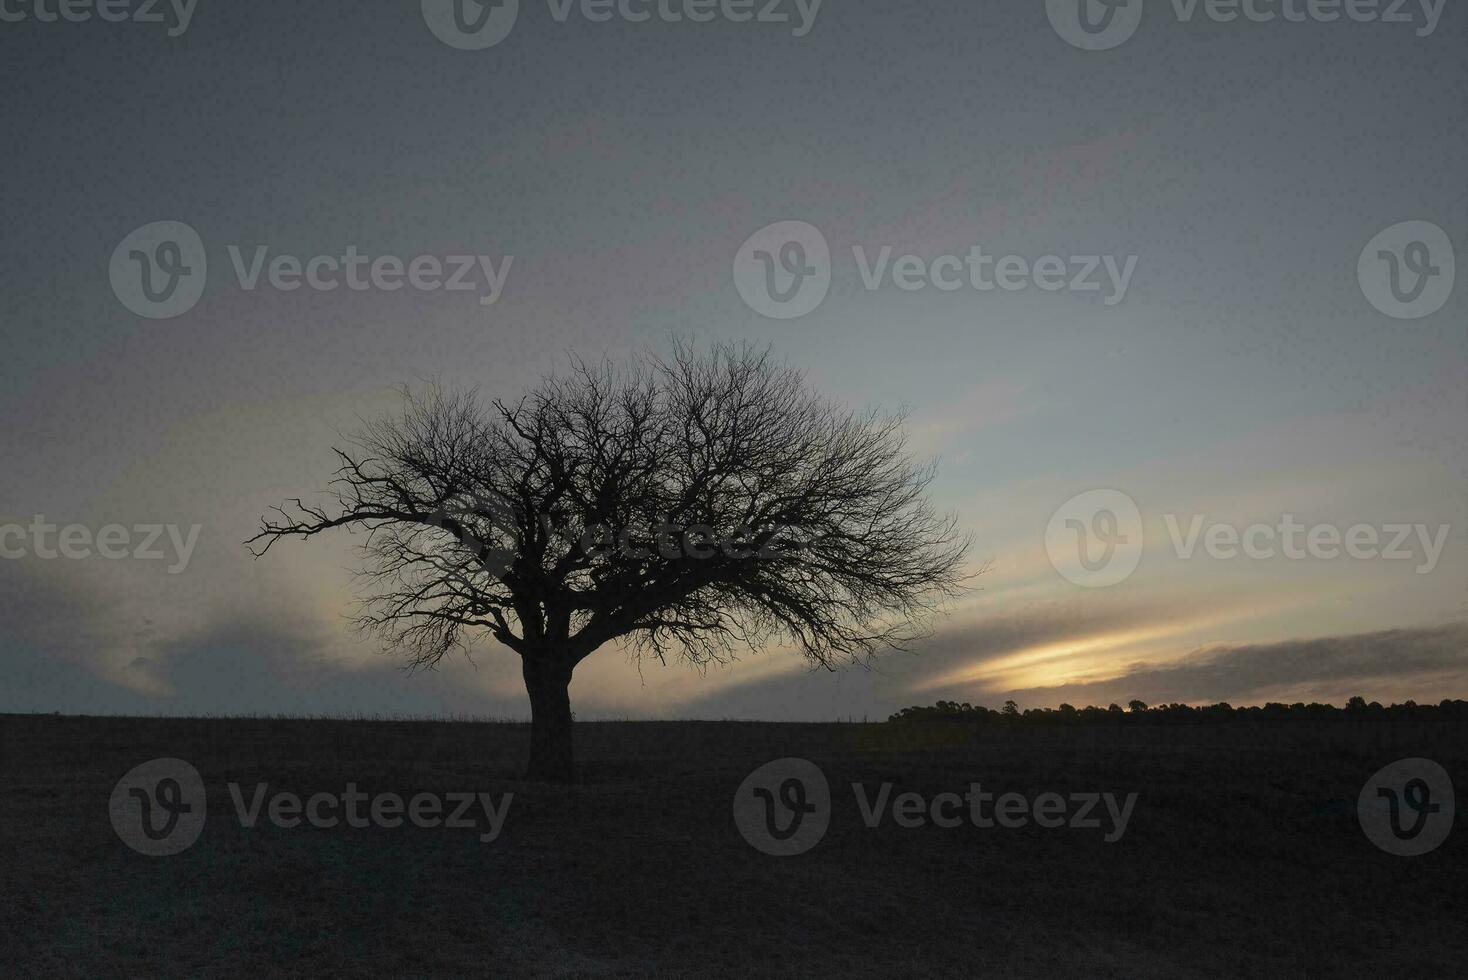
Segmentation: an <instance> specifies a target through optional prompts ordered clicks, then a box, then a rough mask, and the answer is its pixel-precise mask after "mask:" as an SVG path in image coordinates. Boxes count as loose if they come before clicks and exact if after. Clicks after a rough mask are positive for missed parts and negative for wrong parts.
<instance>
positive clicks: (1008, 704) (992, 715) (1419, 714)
mask: <svg viewBox="0 0 1468 980" xmlns="http://www.w3.org/2000/svg"><path fill="white" fill-rule="evenodd" d="M1367 719H1370V720H1377V719H1380V720H1406V719H1413V720H1422V721H1450V720H1462V721H1468V701H1455V700H1452V699H1448V698H1444V699H1443V700H1442V701H1441V702H1439V703H1438V704H1436V705H1432V704H1418V703H1417V702H1416V701H1410V700H1409V701H1404V702H1402V703H1401V704H1393V705H1389V706H1385V705H1382V703H1381V702H1380V701H1371V702H1368V701H1367V700H1366V699H1365V698H1360V697H1356V698H1351V699H1350V700H1349V701H1347V702H1346V706H1345V707H1344V708H1338V707H1336V706H1335V705H1333V704H1320V703H1319V702H1312V703H1310V704H1305V703H1303V702H1300V701H1296V702H1295V703H1294V704H1284V703H1282V702H1279V701H1271V702H1269V703H1268V704H1264V705H1250V706H1248V707H1240V708H1235V707H1234V706H1233V705H1231V704H1228V703H1227V702H1222V701H1221V702H1219V703H1218V704H1210V705H1204V706H1199V707H1194V706H1193V705H1188V704H1177V703H1172V704H1159V705H1148V704H1147V703H1146V702H1143V701H1129V702H1127V706H1126V708H1122V707H1121V705H1119V704H1114V703H1113V704H1111V705H1109V706H1107V707H1105V708H1100V707H1097V706H1096V705H1087V706H1086V707H1084V708H1077V707H1076V706H1075V705H1071V704H1062V705H1060V706H1059V707H1057V708H1026V709H1024V710H1023V711H1021V710H1020V707H1019V705H1017V704H1016V703H1015V702H1013V701H1005V702H1004V707H1002V708H1000V709H998V710H997V711H996V710H994V709H993V708H986V707H984V706H983V705H978V704H969V703H968V702H967V701H964V702H962V703H959V702H957V701H939V702H938V703H937V704H933V705H915V706H913V707H911V708H903V709H902V710H901V711H899V712H897V713H896V714H894V715H892V716H891V717H890V718H888V719H887V720H888V721H894V722H927V721H938V722H962V723H968V724H1005V725H1014V724H1019V725H1029V724H1040V725H1055V724H1060V725H1098V724H1099V725H1133V724H1144V725H1145V724H1196V723H1207V722H1220V721H1254V720H1261V721H1274V720H1281V721H1294V720H1329V721H1345V720H1367Z"/></svg>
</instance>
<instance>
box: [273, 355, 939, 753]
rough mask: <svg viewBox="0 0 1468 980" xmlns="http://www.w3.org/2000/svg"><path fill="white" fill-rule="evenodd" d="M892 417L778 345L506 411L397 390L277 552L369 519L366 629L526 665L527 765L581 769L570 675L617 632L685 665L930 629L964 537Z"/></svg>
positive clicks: (816, 655)
mask: <svg viewBox="0 0 1468 980" xmlns="http://www.w3.org/2000/svg"><path fill="white" fill-rule="evenodd" d="M901 422H902V419H901V417H900V416H893V415H883V414H879V413H875V412H865V413H856V412H852V411H849V410H846V409H843V408H841V407H839V406H837V405H835V404H833V403H832V402H830V401H827V400H826V399H823V398H821V397H819V396H818V395H817V394H815V393H814V392H813V391H812V390H811V389H810V387H809V386H808V384H807V382H806V380H805V377H804V375H803V374H801V373H800V372H797V371H795V370H793V369H791V368H788V367H786V366H783V365H778V364H776V363H774V362H773V361H772V359H771V358H770V356H769V354H768V351H757V350H750V349H748V348H734V347H722V346H719V347H714V348H712V349H711V350H709V351H708V352H706V353H701V352H698V351H695V350H693V349H692V348H691V347H690V346H689V345H687V344H678V345H676V346H675V349H674V351H673V354H672V356H671V357H670V358H667V359H664V358H660V357H656V356H653V355H642V356H640V357H637V358H634V359H633V360H632V361H631V362H629V363H628V364H625V365H622V366H617V365H614V364H611V363H609V362H601V363H599V364H596V365H589V364H586V363H584V362H582V361H579V360H574V361H573V365H572V370H571V372H570V374H569V375H568V376H562V377H550V378H547V379H545V380H544V381H543V382H541V384H540V385H539V386H537V387H535V388H534V389H533V390H531V391H530V392H529V393H528V394H526V395H524V396H523V397H522V398H520V399H519V400H517V401H512V402H505V401H500V400H493V401H491V402H489V403H488V404H485V403H484V402H482V401H481V399H480V398H479V397H478V395H477V392H472V391H470V392H446V391H444V390H442V389H439V388H436V387H435V388H430V389H429V390H428V391H426V392H422V393H417V394H415V393H412V392H405V408H404V411H403V413H402V415H401V417H394V418H389V419H384V420H379V421H376V422H372V423H368V424H366V426H365V428H364V430H363V432H362V433H361V434H360V435H359V436H358V437H357V438H356V440H355V441H354V444H353V447H352V448H351V449H348V450H342V449H337V450H335V452H336V455H337V458H338V463H339V467H338V469H337V471H336V477H335V479H334V480H333V481H332V483H331V484H330V487H329V489H328V490H327V491H325V492H324V493H325V500H324V502H322V503H320V504H305V503H303V502H302V501H301V500H299V499H296V500H292V501H289V502H288V503H287V505H286V506H284V507H278V508H275V513H276V515H278V516H277V517H275V518H262V520H261V529H260V532H259V534H257V535H256V536H255V537H254V538H252V539H251V541H250V542H249V543H250V544H251V545H252V547H254V548H255V553H256V555H257V556H260V555H263V554H265V552H267V551H268V550H269V549H270V547H271V546H272V545H273V544H275V543H276V542H277V541H279V540H280V539H281V538H285V537H292V536H300V537H310V536H312V535H315V534H320V533H323V532H325V531H329V530H332V529H334V528H342V527H350V528H357V529H365V530H366V531H367V532H368V534H367V538H366V541H365V543H364V544H363V546H362V547H363V550H364V552H365V555H366V557H367V559H368V565H367V568H366V570H365V572H364V575H365V577H366V580H367V581H368V583H369V584H370V586H371V587H370V589H369V590H368V592H369V594H368V595H367V596H366V597H365V598H364V601H363V606H362V610H361V612H360V614H359V617H358V622H359V624H360V625H361V626H363V627H364V628H366V629H369V630H371V631H375V632H376V633H378V634H380V635H381V637H382V638H383V639H384V640H385V641H387V643H388V644H390V645H391V646H392V647H393V648H395V649H397V650H398V651H400V652H401V653H403V654H404V655H405V656H406V657H407V659H408V662H409V664H410V665H413V666H422V667H432V666H434V665H436V664H437V663H438V662H439V661H440V660H441V659H442V658H443V657H444V656H445V655H446V654H448V653H449V652H450V651H452V650H454V649H456V648H458V647H461V646H462V645H464V644H465V643H466V642H467V641H468V640H470V639H473V638H475V637H476V636H480V635H484V636H488V637H491V638H493V639H494V640H497V641H498V642H500V643H501V644H503V645H504V646H506V647H508V648H510V649H511V650H513V651H515V652H516V653H518V654H519V655H520V658H521V662H522V668H523V670H522V673H523V676H524V680H525V686H526V690H527V693H528V694H529V698H530V706H531V718H532V725H531V749H530V765H529V774H530V775H531V776H532V777H533V778H541V779H549V780H566V779H569V778H570V777H571V775H572V771H573V766H572V763H573V757H572V740H571V729H572V715H571V707H570V695H569V686H570V682H571V677H572V672H573V671H574V670H575V668H576V666H577V665H578V664H579V663H581V661H583V660H585V659H586V658H587V657H588V656H590V655H591V654H592V653H593V652H594V651H596V650H597V649H599V648H601V647H602V646H603V645H605V644H608V643H610V642H612V641H616V640H621V641H623V642H624V643H625V644H626V645H627V646H628V647H629V649H630V650H631V651H632V652H633V654H634V656H642V655H650V656H652V657H655V658H656V659H658V660H660V661H664V662H666V658H667V656H668V655H670V654H673V655H676V656H678V657H681V658H682V659H684V660H686V661H689V662H691V663H694V664H706V663H709V662H710V661H719V662H722V661H725V660H727V659H730V658H731V657H732V656H733V655H734V653H735V652H736V650H737V649H739V648H745V647H748V648H759V647H763V646H766V645H769V644H773V643H780V642H783V643H788V644H789V645H791V646H793V647H795V648H796V649H797V650H799V651H800V652H801V653H802V654H803V655H804V656H805V657H806V658H807V660H808V661H809V662H810V663H811V664H812V665H814V666H820V667H825V668H827V669H834V668H835V667H836V666H838V665H840V664H843V663H851V662H860V661H862V660H864V659H865V658H867V657H868V656H870V655H871V654H873V653H875V652H876V651H878V650H879V649H882V648H886V647H903V646H905V645H906V644H908V643H909V642H910V641H911V640H913V639H915V638H917V637H918V636H921V635H923V634H924V633H925V632H926V624H927V621H928V618H929V616H930V614H932V613H933V612H934V611H936V609H937V606H938V604H939V603H940V602H941V601H942V600H943V599H944V598H947V597H951V596H953V595H956V594H957V593H958V592H959V591H960V589H961V587H962V566H963V559H964V553H965V551H966V550H967V546H968V541H967V538H966V536H965V535H963V534H962V533H960V532H959V531H958V529H957V527H956V524H955V519H954V518H953V517H951V516H943V515H939V514H937V513H935V512H934V510H933V509H932V508H931V506H930V505H929V504H928V502H927V501H926V499H925V490H926V487H927V485H928V483H929V481H930V480H931V478H932V468H931V466H922V465H918V464H916V463H915V462H913V460H912V459H911V457H910V456H909V455H908V454H907V452H906V450H905V444H904V437H903V433H902V426H901Z"/></svg>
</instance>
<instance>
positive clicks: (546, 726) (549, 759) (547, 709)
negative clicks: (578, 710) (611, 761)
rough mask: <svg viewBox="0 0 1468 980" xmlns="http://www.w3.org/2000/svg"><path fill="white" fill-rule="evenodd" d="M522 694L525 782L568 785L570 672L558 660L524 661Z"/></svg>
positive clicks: (570, 763)
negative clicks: (526, 727)
mask: <svg viewBox="0 0 1468 980" xmlns="http://www.w3.org/2000/svg"><path fill="white" fill-rule="evenodd" d="M524 674H525V690H526V691H527V692H528V693H529V695H530V767H529V769H528V770H527V771H526V774H525V775H526V778H527V779H534V780H539V781H541V782H547V783H569V782H571V779H572V776H573V775H574V769H573V761H572V760H573V756H572V753H571V690H570V688H571V668H570V667H569V666H568V665H566V664H565V663H563V662H561V661H560V660H558V659H555V658H550V657H537V656H534V655H532V656H527V657H525V658H524Z"/></svg>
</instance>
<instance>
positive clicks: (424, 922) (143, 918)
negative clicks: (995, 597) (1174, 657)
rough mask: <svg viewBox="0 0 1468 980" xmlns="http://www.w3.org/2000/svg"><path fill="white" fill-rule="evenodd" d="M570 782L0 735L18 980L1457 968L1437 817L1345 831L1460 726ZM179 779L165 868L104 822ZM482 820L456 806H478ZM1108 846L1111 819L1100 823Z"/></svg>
mask: <svg viewBox="0 0 1468 980" xmlns="http://www.w3.org/2000/svg"><path fill="white" fill-rule="evenodd" d="M576 739H577V752H578V753H579V762H580V769H581V782H580V783H579V784H578V785H575V786H569V787H549V786H543V785H533V784H528V783H525V782H522V781H520V780H519V779H517V776H516V773H517V771H518V770H519V768H520V767H521V766H522V764H523V759H524V757H525V754H526V751H527V744H528V729H527V728H526V727H525V726H520V725H509V724H473V723H436V722H363V721H307V720H263V719H262V720H238V719H217V720H146V719H123V718H61V717H29V716H27V717H20V716H3V717H0V838H3V842H4V847H3V851H0V862H3V864H0V883H3V884H0V946H3V948H4V955H3V957H0V961H3V962H4V963H5V967H4V972H5V973H6V974H7V975H10V976H77V977H84V976H85V977H94V976H121V975H133V976H153V975H164V976H247V975H253V976H257V977H258V976H267V975H275V974H281V973H288V974H294V975H316V976H365V975H368V974H388V975H400V976H420V975H479V976H491V975H492V976H520V975H543V976H644V975H656V976H744V975H750V974H757V975H775V976H824V975H847V976H873V977H876V976H894V975H895V976H955V975H976V974H1003V975H1014V974H1020V975H1040V974H1050V973H1058V972H1061V971H1065V972H1067V973H1078V974H1081V975H1088V976H1090V975H1097V976H1123V975H1126V976H1189V975H1199V976H1205V975H1208V976H1218V975H1260V974H1267V975H1306V974H1308V975H1319V976H1324V975H1368V974H1375V975H1390V976H1414V975H1444V974H1450V973H1453V972H1456V971H1458V970H1460V969H1461V967H1462V965H1463V964H1464V963H1465V962H1468V843H1465V834H1464V828H1463V826H1462V825H1463V818H1462V816H1461V815H1460V816H1459V819H1458V826H1457V827H1456V828H1455V830H1454V831H1453V833H1452V834H1451V835H1450V836H1449V837H1448V839H1447V841H1446V842H1445V843H1444V844H1443V845H1442V846H1441V847H1439V848H1438V849H1437V850H1435V851H1433V852H1432V853H1430V854H1427V855H1425V856H1421V857H1415V858H1407V857H1396V856H1393V855H1390V854H1387V853H1385V852H1383V851H1381V850H1379V849H1378V848H1377V847H1375V846H1374V845H1373V844H1372V843H1371V842H1370V841H1368V840H1367V838H1366V837H1365V836H1364V834H1363V833H1362V831H1361V828H1360V826H1359V825H1358V822H1357V815H1356V800H1357V795H1358V793H1360V791H1361V788H1362V786H1363V784H1364V783H1365V781H1366V779H1367V778H1368V777H1369V776H1371V775H1372V774H1373V773H1374V772H1375V771H1376V770H1378V769H1379V768H1381V767H1382V766H1385V765H1387V764H1388V763H1391V762H1393V761H1395V760H1397V759H1401V758H1403V757H1408V756H1424V757H1427V758H1429V759H1433V760H1435V761H1437V762H1438V763H1440V764H1441V765H1442V766H1444V767H1445V768H1446V769H1447V771H1448V773H1449V774H1450V775H1451V776H1452V777H1453V779H1454V782H1455V784H1456V786H1457V788H1458V791H1459V794H1460V796H1461V794H1462V791H1463V789H1464V787H1468V729H1465V726H1464V725H1463V724H1462V723H1461V722H1433V723H1423V722H1410V721H1387V722H1382V721H1377V722H1324V723H1317V722H1268V723H1258V724H1249V723H1233V724H1220V725H1213V724H1210V725H1195V726H1161V725H1159V726H1149V727H1128V726H1122V727H1107V726H1094V727H1060V726H1055V727H1049V726H1035V727H1028V726H1027V727H1014V728H1004V727H985V728H966V727H952V726H950V727H946V728H928V729H919V730H916V731H913V730H908V731H903V730H899V729H895V728H894V727H892V726H885V725H776V724H758V723H601V724H581V725H578V727H577V732H576ZM784 756H800V757H804V758H808V759H810V760H812V761H814V762H815V763H816V764H818V765H819V766H820V767H821V768H822V769H824V771H825V774H826V777H827V778H828V779H829V781H830V785H831V797H832V816H831V824H830V829H829V832H828V833H827V834H826V836H825V838H824V839H823V840H822V841H821V843H819V844H818V845H817V846H815V847H814V848H813V849H812V850H810V851H809V852H807V853H805V854H802V855H798V856H794V857H785V858H776V857H770V856H767V855H766V854H763V853H761V852H759V851H757V850H755V849H754V848H753V847H751V846H750V845H749V844H747V843H746V842H745V840H744V839H743V837H741V835H740V833H739V831H738V830H737V828H736V826H735V824H734V821H733V817H732V815H731V802H732V800H733V796H734V793H735V790H736V788H737V787H738V786H739V785H740V783H741V781H742V780H743V779H744V777H745V776H746V775H747V774H748V773H749V772H750V771H751V770H753V769H754V768H755V767H757V766H759V765H761V764H763V763H765V762H768V761H770V760H773V759H777V758H781V757H784ZM157 757H177V758H181V759H184V760H187V761H188V762H190V763H192V764H193V765H194V766H195V767H196V768H197V769H198V770H199V771H200V773H201V774H202V776H203V781H204V785H205V787H206V788H207V794H208V811H209V815H208V822H207V824H206V825H205V827H204V830H203V834H202V836H201V837H200V838H199V840H198V842H197V843H195V844H194V845H193V846H192V847H191V848H189V849H188V850H186V851H184V852H183V853H181V854H178V855H175V856H172V857H145V856H143V855H141V854H138V853H135V852H134V851H133V850H131V849H130V848H129V847H128V846H126V845H125V844H124V843H123V842H122V840H121V839H120V838H119V837H118V835H117V834H116V833H115V832H114V830H113V827H112V824H111V822H110V821H109V817H108V800H109V796H110V794H111V793H112V790H113V787H114V785H115V784H116V783H117V782H118V780H119V779H120V778H121V777H122V776H123V775H124V773H126V772H128V770H130V769H131V768H133V767H134V766H136V765H138V764H140V763H142V762H145V761H147V760H150V759H153V758H157ZM854 781H860V782H862V783H864V784H865V785H866V786H867V787H868V788H869V791H870V792H871V793H872V795H875V792H876V787H877V785H878V784H879V783H881V782H891V783H893V784H894V789H893V796H896V795H898V794H900V793H902V792H905V791H913V790H915V791H918V792H920V793H922V794H923V795H924V796H925V797H927V798H931V797H932V796H934V795H935V794H938V793H942V792H947V791H952V792H960V793H961V792H963V790H964V789H965V788H967V786H968V784H969V783H970V782H979V783H982V784H983V787H984V789H985V790H986V791H992V792H996V793H1001V792H1010V791H1016V792H1021V793H1024V794H1026V795H1027V796H1028V797H1030V798H1033V797H1035V796H1037V795H1038V794H1041V793H1044V792H1047V791H1053V792H1056V793H1060V794H1062V795H1066V794H1070V793H1079V792H1110V793H1114V794H1116V795H1117V796H1118V797H1124V796H1125V795H1126V794H1128V793H1132V792H1135V793H1137V794H1139V798H1138V800H1137V803H1136V806H1135V810H1134V812H1133V813H1132V815H1131V821H1130V824H1129V826H1128V827H1127V829H1126V833H1125V835H1124V836H1123V837H1122V838H1121V839H1120V840H1118V841H1116V842H1115V843H1110V844H1108V843H1105V842H1104V841H1103V836H1104V831H1103V830H1092V829H1076V828H1070V827H1065V828H1060V829H1045V828H1040V827H1037V826H1035V825H1034V824H1033V823H1031V824H1029V825H1027V826H1025V827H1022V828H1018V829H1003V828H999V827H994V828H991V829H980V828H977V827H974V826H972V825H971V823H969V822H968V821H967V820H965V821H964V822H963V824H962V825H961V826H959V827H957V828H953V829H946V828H940V827H936V826H931V825H929V826H924V827H921V828H917V829H905V828H901V827H899V826H897V825H895V824H894V823H893V820H892V818H891V817H890V816H888V817H887V818H886V819H885V821H884V822H883V824H882V825H881V826H879V827H878V828H876V829H868V828H867V826H866V825H865V824H864V823H863V821H862V819H861V815H860V811H859V809H858V806H857V803H856V799H855V797H854V794H853V791H852V789H851V785H850V784H851V783H852V782H854ZM230 782H239V783H241V784H243V793H244V796H245V798H246V800H247V801H248V800H249V798H250V797H251V796H252V795H253V792H254V786H255V784H256V783H260V782H263V783H267V784H269V787H270V791H271V792H272V793H273V792H274V791H276V790H287V791H291V792H294V793H297V794H299V795H301V796H302V797H309V796H310V795H312V794H315V793H319V792H330V793H333V794H340V793H341V792H342V791H343V790H344V789H345V788H346V785H347V784H348V783H355V784H357V786H358V787H359V788H360V789H361V790H362V791H363V792H365V793H368V794H378V793H384V792H389V791H390V792H395V793H398V794H401V795H403V796H404V797H411V796H413V795H415V794H418V793H422V792H435V793H442V794H447V793H455V792H460V791H470V792H488V793H490V794H492V795H493V797H494V799H495V800H499V798H500V796H501V794H503V793H505V792H512V793H513V794H514V798H513V802H512V803H511V804H510V806H509V808H508V811H507V815H506V818H505V821H504V826H503V832H502V834H501V835H500V836H499V838H498V839H497V840H494V841H493V842H490V843H481V842H480V841H479V831H482V830H484V829H485V827H484V826H483V824H484V818H483V817H482V816H481V817H480V824H481V825H480V826H479V827H478V828H477V829H475V830H464V829H446V828H436V829H425V828H418V827H411V826H404V827H401V828H398V829H385V828H372V829H353V828H348V827H344V826H339V827H337V828H335V829H329V830H328V829H315V828H309V827H304V826H302V827H297V828H295V829H282V828H279V827H275V826H272V825H270V823H269V822H268V821H267V820H265V819H264V818H263V817H262V819H261V821H260V824H259V825H258V826H257V827H255V828H254V829H250V830H246V829H243V828H242V827H241V826H240V823H239V821H238V819H237V817H236V815H235V805H234V802H233V801H232V798H231V794H230V792H229V790H228V789H227V785H228V784H229V783H230ZM476 812H477V811H476ZM1103 825H1104V826H1105V827H1106V828H1107V829H1109V828H1110V821H1109V819H1106V818H1104V817H1103Z"/></svg>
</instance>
